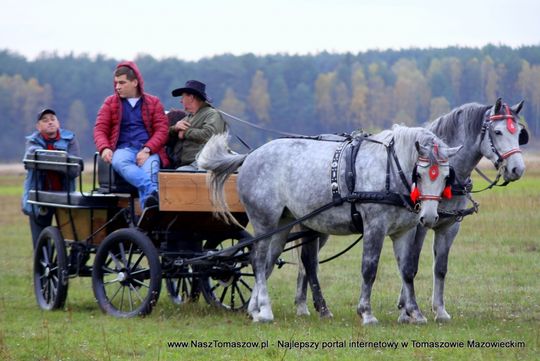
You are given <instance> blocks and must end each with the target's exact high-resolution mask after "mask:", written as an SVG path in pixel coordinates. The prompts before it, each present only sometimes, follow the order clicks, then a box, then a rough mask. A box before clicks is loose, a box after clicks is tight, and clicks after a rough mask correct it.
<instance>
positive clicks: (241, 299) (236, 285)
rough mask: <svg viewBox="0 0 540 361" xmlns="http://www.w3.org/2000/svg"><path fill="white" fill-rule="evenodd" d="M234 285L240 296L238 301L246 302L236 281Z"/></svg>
mask: <svg viewBox="0 0 540 361" xmlns="http://www.w3.org/2000/svg"><path fill="white" fill-rule="evenodd" d="M234 287H235V288H236V290H237V291H238V296H240V301H242V304H245V303H246V299H245V298H244V295H243V294H242V290H241V289H240V287H238V284H237V283H235V284H234Z"/></svg>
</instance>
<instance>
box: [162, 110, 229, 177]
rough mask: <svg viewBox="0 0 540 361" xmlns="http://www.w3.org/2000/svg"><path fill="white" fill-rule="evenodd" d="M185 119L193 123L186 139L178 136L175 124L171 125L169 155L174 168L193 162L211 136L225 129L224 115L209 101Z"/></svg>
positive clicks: (186, 133)
mask: <svg viewBox="0 0 540 361" xmlns="http://www.w3.org/2000/svg"><path fill="white" fill-rule="evenodd" d="M183 120H187V121H188V122H189V123H190V124H191V126H190V127H189V129H188V130H186V132H185V134H184V139H179V138H178V132H177V131H175V130H174V127H173V126H171V127H169V139H170V140H171V143H173V146H172V149H171V152H170V154H169V156H170V158H171V165H172V167H173V168H178V167H181V166H184V165H188V164H191V163H193V162H194V161H195V158H196V157H197V154H199V152H200V151H201V149H202V148H203V147H204V145H205V144H206V142H207V141H208V140H209V139H210V137H211V136H212V135H214V134H218V133H223V132H224V131H225V121H224V120H223V117H222V116H221V114H220V113H219V112H218V111H217V110H216V109H214V108H212V106H211V105H209V104H207V103H205V105H203V106H202V108H201V109H199V110H198V111H197V112H196V113H195V114H189V115H188V116H186V117H185V118H184V119H183Z"/></svg>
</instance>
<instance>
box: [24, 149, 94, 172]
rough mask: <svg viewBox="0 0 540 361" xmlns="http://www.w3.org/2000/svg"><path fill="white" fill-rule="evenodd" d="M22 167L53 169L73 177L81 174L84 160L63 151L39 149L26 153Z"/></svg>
mask: <svg viewBox="0 0 540 361" xmlns="http://www.w3.org/2000/svg"><path fill="white" fill-rule="evenodd" d="M24 167H25V168H26V169H35V170H36V171H55V172H59V173H61V174H64V175H66V176H67V177H68V178H70V179H74V178H77V177H78V176H80V175H81V172H82V171H83V169H84V162H83V160H82V158H80V157H75V156H71V155H68V154H67V153H66V152H64V151H59V150H45V149H39V150H36V151H35V152H34V153H33V154H28V155H26V158H25V159H24Z"/></svg>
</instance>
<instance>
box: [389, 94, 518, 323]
mask: <svg viewBox="0 0 540 361" xmlns="http://www.w3.org/2000/svg"><path fill="white" fill-rule="evenodd" d="M522 106H523V101H521V102H519V103H518V104H516V105H514V106H508V105H506V104H503V102H502V101H501V99H500V98H499V99H497V101H496V102H495V104H494V105H482V104H477V103H470V104H465V105H462V106H460V107H458V108H456V109H454V110H453V111H451V112H450V113H448V114H446V115H443V116H441V117H439V118H438V119H436V120H435V121H433V122H432V123H430V124H429V125H428V129H430V130H431V131H432V132H434V133H435V134H436V135H437V136H439V137H440V138H441V139H443V140H444V141H445V142H447V143H448V144H449V145H454V146H455V145H458V144H459V145H461V144H462V145H463V150H462V151H460V152H459V154H458V155H457V156H456V157H454V158H452V159H451V161H450V163H451V164H452V166H453V168H454V170H455V175H456V187H454V188H457V189H455V190H454V193H455V196H454V197H453V198H452V199H450V200H444V201H443V202H442V203H441V206H440V210H441V211H442V212H443V213H446V214H450V215H451V214H456V216H448V217H441V219H440V220H439V222H437V224H436V226H435V227H434V228H433V230H434V241H433V257H434V262H433V295H432V309H433V312H434V313H435V320H436V321H437V322H444V321H449V320H450V319H451V317H450V315H449V314H448V312H447V311H446V308H445V304H444V281H445V277H446V273H447V270H448V255H449V253H450V247H451V246H452V243H453V241H454V239H455V238H456V236H457V234H458V231H459V228H460V225H461V223H460V222H459V220H460V218H461V217H460V215H459V211H460V210H464V209H466V207H467V203H468V191H469V190H470V187H471V184H470V183H471V178H470V177H471V173H472V171H473V170H474V168H475V167H476V166H477V165H478V163H479V162H480V160H481V159H482V157H486V158H487V159H489V160H490V161H491V162H492V163H493V164H494V165H495V167H496V168H497V170H498V171H499V173H500V174H502V177H503V179H504V181H505V182H513V181H516V180H518V179H520V178H521V177H522V175H523V174H524V172H525V162H524V161H523V156H522V154H521V149H520V145H521V144H526V143H527V142H528V133H527V131H526V129H525V128H524V127H523V126H522V125H521V124H519V122H518V119H519V115H518V114H519V112H520V110H521V108H522ZM426 233H427V229H426V228H425V227H423V226H421V225H419V226H418V227H417V228H416V232H413V233H411V234H409V235H408V239H407V241H406V242H407V244H408V245H409V246H408V247H407V249H409V250H410V261H411V265H412V267H413V268H414V272H415V273H416V271H417V270H418V261H419V257H420V251H421V249H422V245H423V242H424V239H425V237H426ZM398 260H399V261H401V260H402V259H400V258H398ZM406 300H407V296H406V290H405V287H402V290H401V294H400V297H399V301H398V307H399V308H403V307H404V305H405V304H406ZM402 318H403V319H404V320H405V321H406V320H407V318H408V316H407V315H406V311H405V310H403V311H402Z"/></svg>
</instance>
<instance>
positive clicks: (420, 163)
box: [411, 143, 455, 204]
mask: <svg viewBox="0 0 540 361" xmlns="http://www.w3.org/2000/svg"><path fill="white" fill-rule="evenodd" d="M433 153H434V154H430V155H429V157H422V156H419V157H418V160H417V162H416V165H415V167H414V170H413V175H412V183H413V185H412V190H411V200H412V201H413V203H415V204H418V201H427V200H430V201H437V202H439V201H441V199H443V198H446V199H451V198H452V183H454V180H455V173H454V169H453V168H452V167H451V166H450V163H449V162H448V159H447V158H446V159H445V158H440V157H439V147H438V144H436V143H435V144H434V145H433ZM418 167H422V168H427V167H429V178H430V180H431V181H432V182H434V181H435V180H437V178H438V177H439V175H440V171H439V167H449V173H448V177H447V179H446V184H445V186H444V190H443V191H442V193H441V195H433V194H422V193H421V192H420V190H419V189H418V187H417V186H416V183H417V180H418V170H417V169H418Z"/></svg>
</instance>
